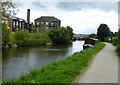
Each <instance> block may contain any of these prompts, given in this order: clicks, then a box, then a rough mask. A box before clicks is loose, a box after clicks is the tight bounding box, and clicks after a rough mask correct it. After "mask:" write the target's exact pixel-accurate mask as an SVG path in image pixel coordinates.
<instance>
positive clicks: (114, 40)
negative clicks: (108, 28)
mask: <svg viewBox="0 0 120 85" xmlns="http://www.w3.org/2000/svg"><path fill="white" fill-rule="evenodd" d="M117 39H118V38H117V37H114V38H113V40H112V44H113V45H114V46H116V45H117Z"/></svg>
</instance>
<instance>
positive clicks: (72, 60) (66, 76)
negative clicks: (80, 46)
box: [3, 43, 105, 85]
mask: <svg viewBox="0 0 120 85" xmlns="http://www.w3.org/2000/svg"><path fill="white" fill-rule="evenodd" d="M104 46H105V44H104V43H97V44H96V45H95V46H93V47H91V48H88V49H86V50H82V51H80V52H76V53H74V54H73V55H71V56H69V57H67V58H65V59H63V60H59V61H56V62H54V63H52V64H48V65H46V66H44V67H42V68H41V69H35V70H32V71H30V73H27V74H23V75H22V76H21V77H19V78H18V79H11V80H7V81H4V82H3V85H4V84H13V83H21V85H22V84H25V83H49V84H50V83H51V84H53V83H64V84H65V83H66V84H68V83H71V82H72V81H73V80H74V79H75V78H76V76H77V75H79V74H80V71H81V70H82V69H84V68H85V67H86V66H87V65H88V62H89V60H90V59H91V58H92V57H93V56H94V55H95V54H96V53H98V52H99V51H100V50H101V49H102V48H103V47H104ZM56 56H57V55H56Z"/></svg>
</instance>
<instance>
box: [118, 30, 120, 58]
mask: <svg viewBox="0 0 120 85" xmlns="http://www.w3.org/2000/svg"><path fill="white" fill-rule="evenodd" d="M117 54H118V56H120V28H119V31H118V41H117Z"/></svg>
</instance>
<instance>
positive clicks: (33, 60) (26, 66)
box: [2, 41, 84, 80]
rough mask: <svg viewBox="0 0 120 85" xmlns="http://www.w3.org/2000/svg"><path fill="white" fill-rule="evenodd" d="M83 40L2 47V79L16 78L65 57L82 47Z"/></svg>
mask: <svg viewBox="0 0 120 85" xmlns="http://www.w3.org/2000/svg"><path fill="white" fill-rule="evenodd" d="M83 44H84V41H74V42H73V43H72V44H66V45H50V46H40V47H19V48H3V49H2V54H3V55H2V61H3V67H2V68H3V69H2V70H3V80H7V79H11V78H18V77H19V76H20V75H21V74H22V73H28V72H29V71H30V70H31V69H35V68H36V69H40V68H41V67H42V66H45V65H47V64H50V63H52V62H54V61H57V60H60V59H63V58H66V57H68V56H70V55H72V54H73V53H74V52H79V51H81V50H82V49H83V48H82V46H83Z"/></svg>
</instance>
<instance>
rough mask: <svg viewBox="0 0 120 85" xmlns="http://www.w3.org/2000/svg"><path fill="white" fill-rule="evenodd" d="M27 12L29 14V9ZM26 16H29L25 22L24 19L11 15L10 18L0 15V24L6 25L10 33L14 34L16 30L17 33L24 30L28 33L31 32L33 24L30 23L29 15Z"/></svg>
mask: <svg viewBox="0 0 120 85" xmlns="http://www.w3.org/2000/svg"><path fill="white" fill-rule="evenodd" d="M28 11H29V12H28V13H30V10H29V9H28ZM27 15H29V16H27V21H26V20H24V19H21V18H18V17H15V16H11V15H10V16H3V15H1V17H2V23H6V24H7V25H8V27H9V30H10V31H11V32H14V31H16V30H17V31H19V30H21V29H25V30H28V31H29V32H31V29H32V25H33V23H32V22H30V14H27ZM28 20H29V21H28Z"/></svg>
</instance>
